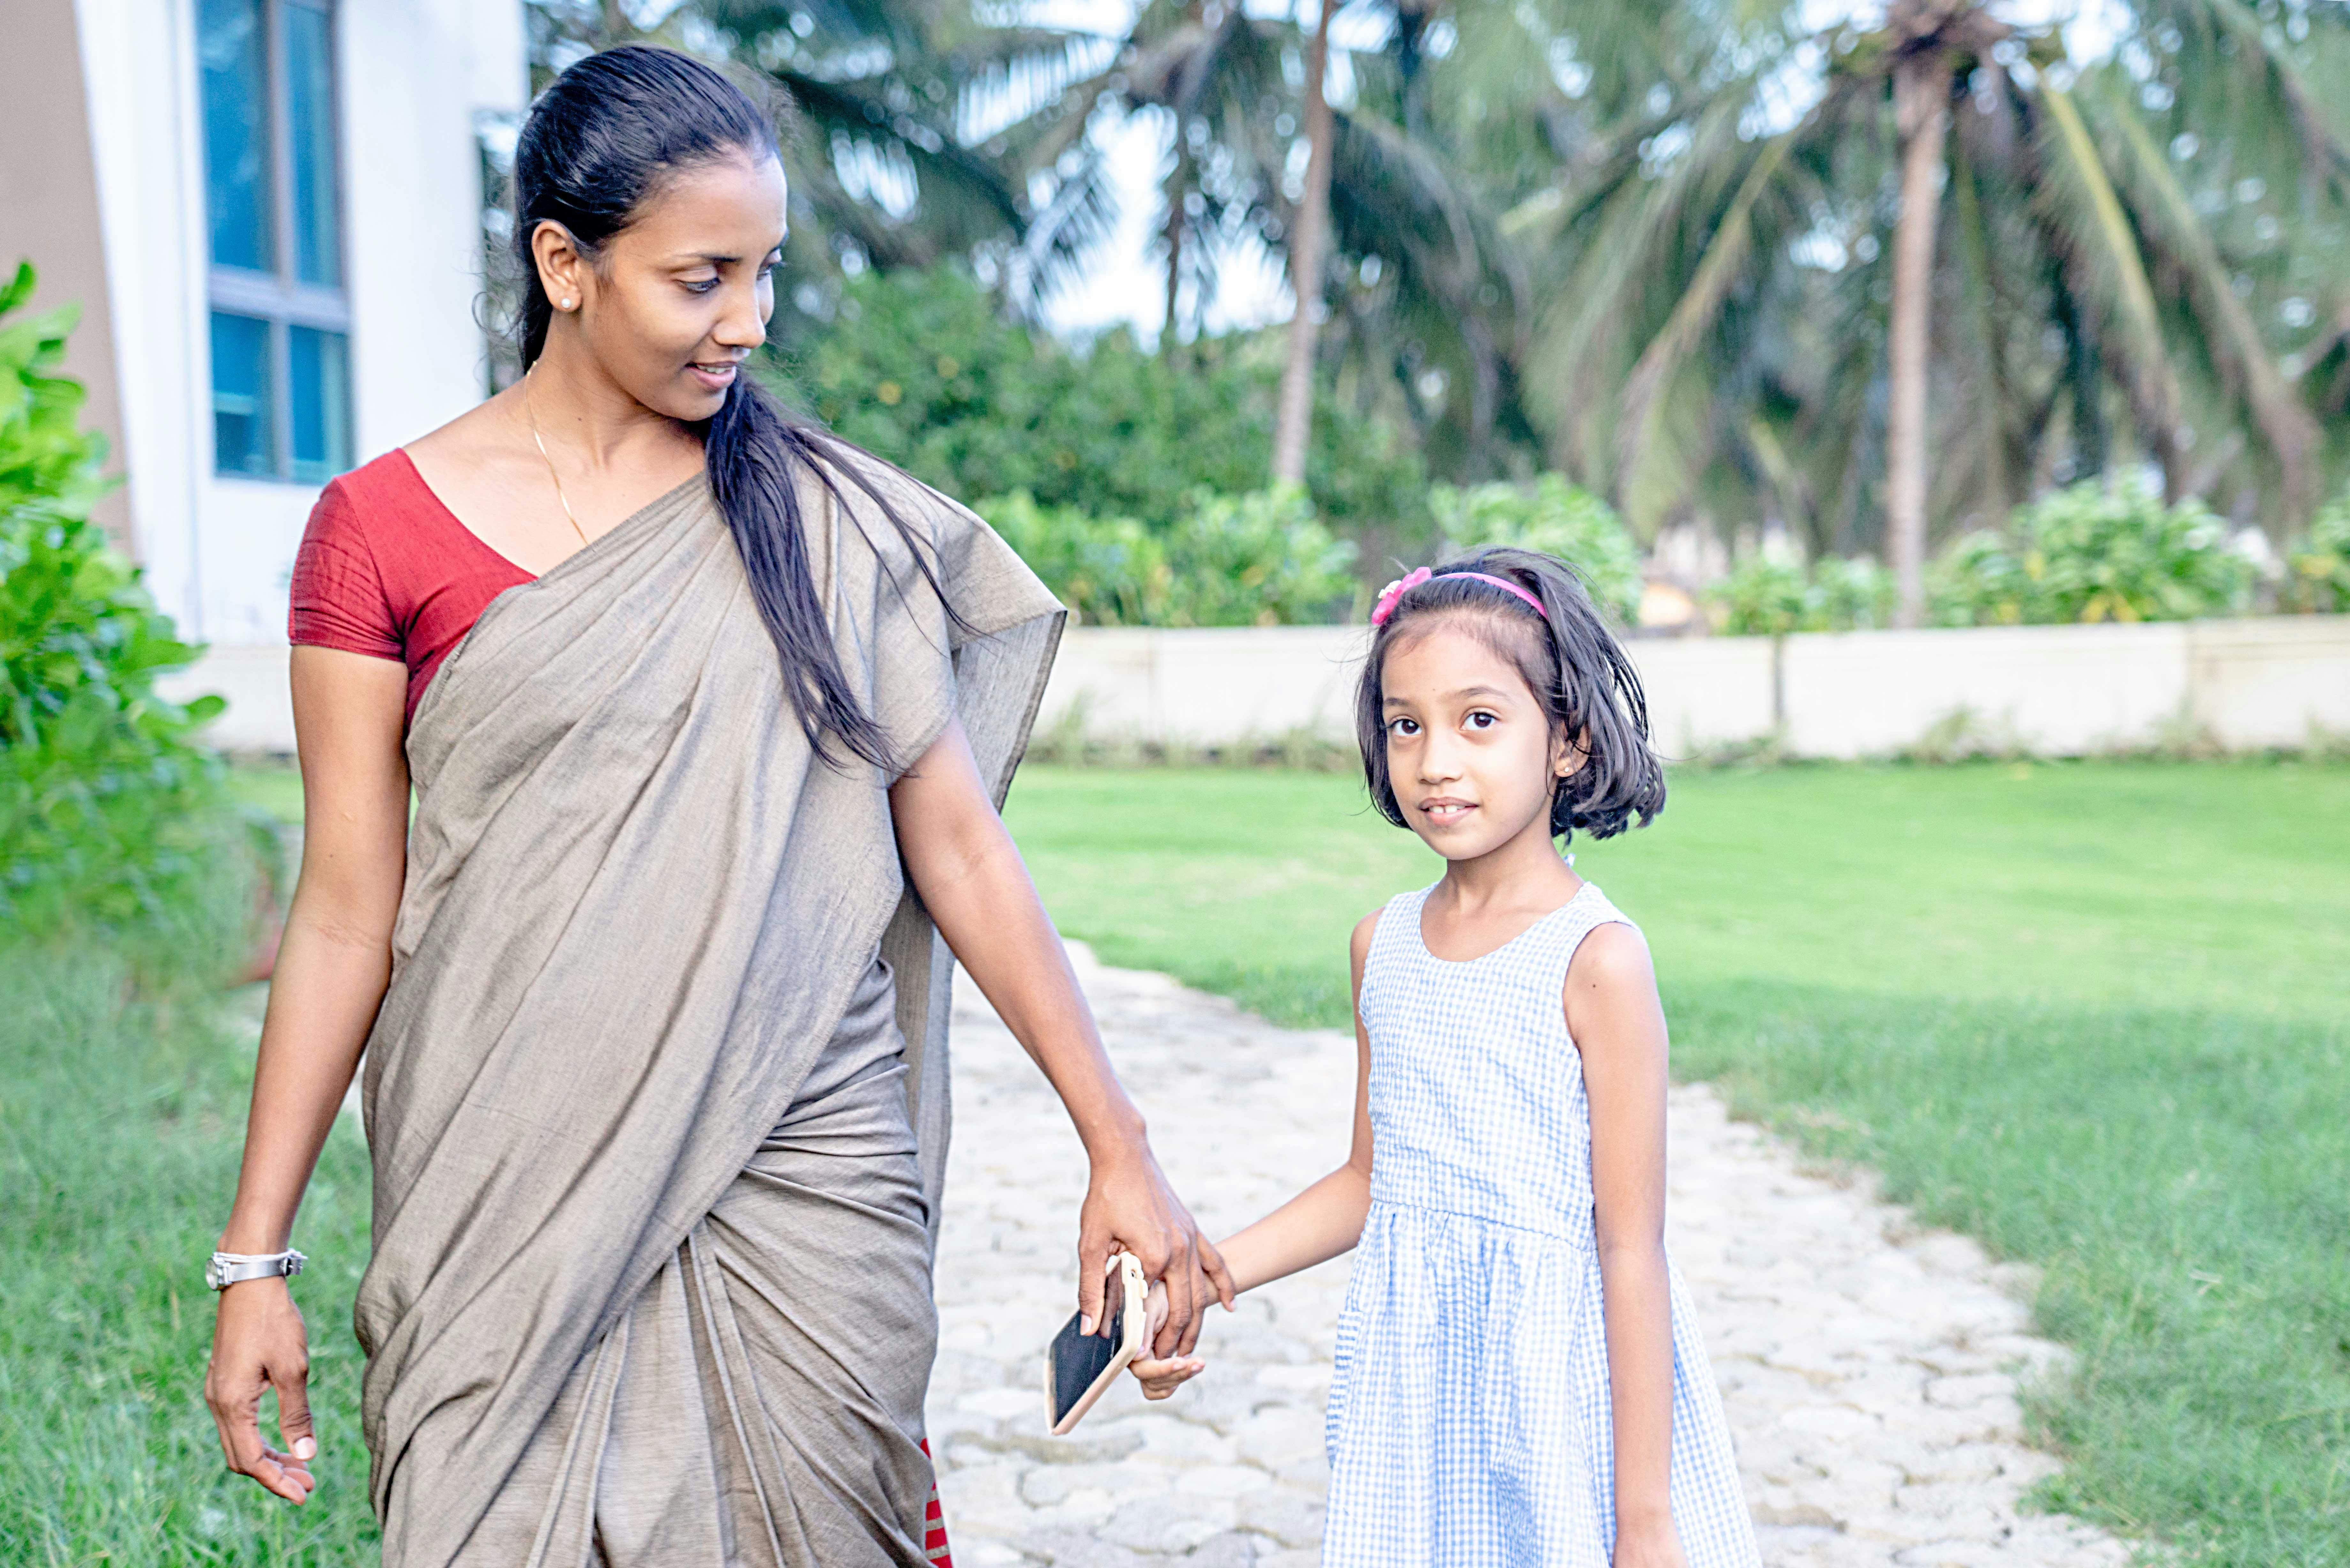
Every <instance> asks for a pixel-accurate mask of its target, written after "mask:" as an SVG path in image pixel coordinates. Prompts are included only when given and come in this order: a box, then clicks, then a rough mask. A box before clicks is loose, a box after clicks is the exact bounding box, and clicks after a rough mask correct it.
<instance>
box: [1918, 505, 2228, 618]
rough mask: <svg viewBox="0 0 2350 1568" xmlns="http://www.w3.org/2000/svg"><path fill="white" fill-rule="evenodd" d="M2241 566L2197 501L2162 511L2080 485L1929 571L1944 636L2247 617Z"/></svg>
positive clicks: (2029, 508)
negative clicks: (1967, 630)
mask: <svg viewBox="0 0 2350 1568" xmlns="http://www.w3.org/2000/svg"><path fill="white" fill-rule="evenodd" d="M2255 575H2256V574H2255V569H2254V567H2253V566H2252V563H2251V561H2249V560H2247V559H2246V558H2245V557H2244V556H2241V554H2239V553H2238V552H2236V551H2234V550H2231V549H2230V548H2229V547H2228V537H2227V527H2226V525H2225V524H2223V523H2221V521H2220V519H2219V518H2218V517H2216V516H2214V515H2213V514H2212V513H2211V511H2210V508H2209V507H2207V506H2205V505H2204V504H2202V503H2201V502H2199V501H2195V500H2191V499H2190V500H2187V501H2183V502H2180V503H2179V504H2178V505H2176V506H2166V505H2165V504H2163V502H2162V499H2161V498H2160V497H2159V496H2158V495H2156V494H2155V493H2153V491H2152V490H2150V489H2149V488H2147V485H2146V483H2144V482H2143V481H2142V480H2139V479H2137V477H2135V476H2132V477H2128V478H2125V479H2122V480H2121V481H2119V482H2117V483H2110V484H2109V483H2105V482H2102V481H2097V480H2085V481H2084V482H2082V483H2079V484H2075V485H2074V486H2072V487H2071V488H2070V489H2067V490H2060V491H2057V492H2055V493H2053V494H2049V495H2044V496H2042V497H2041V498H2040V499H2039V500H2037V501H2034V502H2032V503H2030V504H2027V505H2024V506H2021V507H2018V508H2017V509H2016V511H2015V514H2014V516H2013V517H2012V518H2011V519H2010V521H2009V524H2008V528H2007V532H2006V534H2005V535H2004V536H2002V535H1991V534H1981V533H1978V534H1972V535H1967V536H1966V537H1964V538H1961V539H1960V540H1958V541H1956V542H1955V543H1954V544H1953V545H1952V546H1951V548H1950V550H1949V551H1948V552H1947V553H1946V554H1945V555H1944V556H1943V558H1942V559H1941V560H1940V561H1939V562H1938V563H1937V564H1936V569H1935V574H1934V576H1935V581H1934V584H1933V596H1934V616H1935V618H1936V619H1937V620H1938V621H1939V622H1940V623H1941V624H1943V625H1945V626H2014V625H2018V624H2023V625H2047V624H2054V623H2062V622H2070V621H2141V620H2192V619H2195V618H2199V617H2202V616H2216V615H2229V614H2233V613H2236V612H2239V611H2241V610H2242V609H2244V608H2245V607H2248V606H2249V604H2250V602H2251V593H2252V587H2253V582H2254V578H2255Z"/></svg>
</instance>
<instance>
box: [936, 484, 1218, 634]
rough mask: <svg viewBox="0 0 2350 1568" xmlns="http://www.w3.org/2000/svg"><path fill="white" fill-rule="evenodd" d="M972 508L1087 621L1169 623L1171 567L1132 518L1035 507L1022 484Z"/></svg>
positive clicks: (1154, 541) (1164, 552) (1153, 537)
mask: <svg viewBox="0 0 2350 1568" xmlns="http://www.w3.org/2000/svg"><path fill="white" fill-rule="evenodd" d="M975 510H976V511H977V512H978V513H979V514H980V515H981V516H983V517H984V518H986V519H987V521H988V522H989V523H990V524H993V527H994V529H995V531H996V532H997V533H999V534H1001V535H1003V537H1004V540H1005V542H1006V543H1008V544H1009V545H1011V546H1012V547H1013V548H1014V550H1017V551H1018V552H1020V556H1021V558H1022V559H1023V560H1024V561H1026V562H1027V563H1028V565H1029V566H1032V567H1034V568H1035V572H1036V575H1037V576H1040V577H1042V578H1044V579H1045V583H1046V585H1047V586H1049V587H1051V588H1052V590H1053V592H1054V593H1055V595H1057V596H1058V597H1059V598H1060V600H1061V602H1062V603H1063V604H1065V605H1066V606H1068V607H1070V608H1071V609H1073V610H1075V611H1076V613H1077V616H1078V618H1079V619H1081V620H1083V621H1086V622H1087V623H1089V624H1091V625H1094V626H1166V625H1168V624H1170V621H1169V616H1170V613H1171V606H1172V602H1173V600H1172V593H1173V588H1174V581H1175V576H1174V573H1173V572H1172V571H1171V570H1170V568H1169V566H1168V565H1167V547H1166V545H1164V544H1162V543H1161V542H1160V541H1159V537H1158V535H1154V534H1153V533H1151V532H1150V530H1149V529H1148V528H1146V527H1144V526H1143V525H1142V524H1140V523H1138V522H1136V521H1135V520H1134V519H1133V518H1131V517H1094V516H1090V515H1088V514H1087V513H1086V512H1085V511H1084V510H1082V509H1081V508H1078V507H1076V506H1040V505H1038V504H1036V498H1035V496H1033V495H1031V494H1029V493H1027V492H1026V491H1024V490H1015V491H1014V492H1013V493H1011V494H1009V495H999V496H995V497H993V499H990V500H986V501H982V502H980V503H979V504H978V505H977V507H976V508H975Z"/></svg>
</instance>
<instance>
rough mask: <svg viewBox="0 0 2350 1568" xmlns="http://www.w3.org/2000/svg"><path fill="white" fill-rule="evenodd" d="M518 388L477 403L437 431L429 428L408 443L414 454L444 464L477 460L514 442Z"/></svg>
mask: <svg viewBox="0 0 2350 1568" xmlns="http://www.w3.org/2000/svg"><path fill="white" fill-rule="evenodd" d="M515 396H516V392H515V388H513V387H508V388H507V389H505V390H504V391H503V392H499V393H497V394H495V395H494V396H493V397H490V398H486V399H484V400H482V401H481V402H478V403H475V404H474V405H473V407H472V408H470V409H467V410H465V411H464V412H463V413H462V414H459V415H458V416H457V417H456V418H455V419H453V420H451V421H449V422H448V423H447V424H445V425H442V426H441V427H440V428H439V429H437V430H432V431H426V432H425V433H424V434H422V435H421V436H418V437H417V438H416V439H415V440H414V441H408V442H406V443H405V445H406V448H407V451H408V453H409V455H410V456H411V457H421V458H423V459H425V460H426V461H427V462H442V463H474V462H480V461H481V460H482V459H484V458H485V457H488V456H491V455H492V454H493V453H502V452H504V450H505V449H506V448H507V447H508V446H510V445H512V444H513V442H512V440H511V435H510V431H511V427H512V424H513V421H514V413H513V411H512V405H513V402H514V400H515Z"/></svg>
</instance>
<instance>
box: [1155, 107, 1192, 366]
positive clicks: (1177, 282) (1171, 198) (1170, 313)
mask: <svg viewBox="0 0 2350 1568" xmlns="http://www.w3.org/2000/svg"><path fill="white" fill-rule="evenodd" d="M1190 174H1191V160H1190V159H1189V158H1188V157H1186V156H1185V154H1184V151H1183V117H1182V116H1181V115H1180V114H1179V115H1177V116H1176V117H1175V167H1174V169H1173V170H1172V171H1170V173H1169V174H1168V176H1167V324H1166V325H1165V326H1163V327H1160V328H1159V355H1160V357H1161V358H1167V359H1172V358H1175V348H1176V339H1175V296H1176V291H1177V290H1178V289H1180V287H1181V286H1182V285H1183V226H1184V225H1183V219H1184V213H1183V193H1184V192H1186V191H1188V190H1189V189H1190V188H1191V178H1190Z"/></svg>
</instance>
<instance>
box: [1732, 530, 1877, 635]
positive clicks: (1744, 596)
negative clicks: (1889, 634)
mask: <svg viewBox="0 0 2350 1568" xmlns="http://www.w3.org/2000/svg"><path fill="white" fill-rule="evenodd" d="M1705 597H1706V599H1707V601H1708V603H1709V604H1710V605H1711V607H1712V610H1713V618H1714V624H1715V627H1716V628H1717V629H1718V630H1720V631H1722V632H1724V633H1727V634H1728V635H1730V636H1731V637H1780V636H1784V635H1785V634H1786V633H1788V632H1791V631H1856V630H1863V629H1866V628H1871V627H1881V626H1887V625H1890V624H1891V623H1892V619H1893V597H1894V584H1893V574H1892V573H1891V572H1888V571H1887V570H1886V569H1885V568H1884V567H1883V566H1878V565H1877V563H1876V562H1875V561H1872V560H1870V559H1869V558H1868V557H1867V556H1852V557H1849V558H1839V557H1835V556H1831V557H1829V558H1828V559H1827V560H1825V561H1822V562H1820V563H1818V564H1817V565H1816V566H1814V567H1813V568H1812V569H1811V570H1809V571H1808V572H1807V571H1805V570H1804V565H1803V563H1802V562H1801V561H1800V560H1798V559H1797V558H1796V557H1795V556H1794V555H1793V554H1791V553H1787V552H1783V551H1780V550H1773V549H1764V550H1756V551H1752V552H1751V553H1749V554H1748V555H1746V556H1743V557H1742V558H1741V559H1740V561H1739V562H1738V564H1737V565H1736V566H1733V567H1731V571H1730V575H1729V576H1725V577H1723V578H1722V579H1721V581H1720V582H1718V583H1716V584H1714V585H1713V586H1712V587H1710V588H1709V589H1707V590H1706V596H1705Z"/></svg>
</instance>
